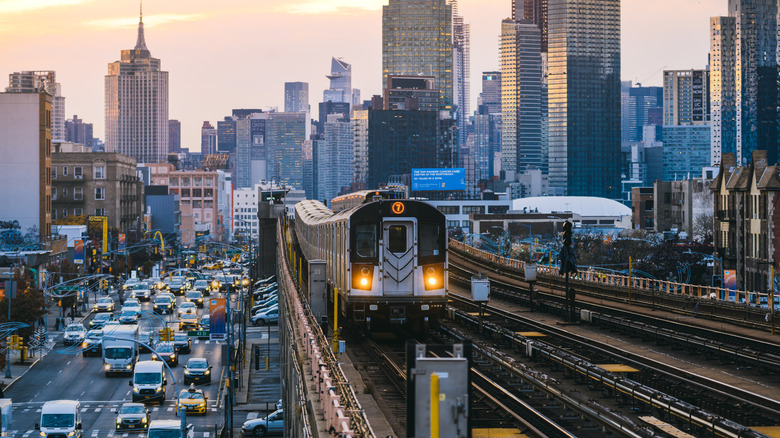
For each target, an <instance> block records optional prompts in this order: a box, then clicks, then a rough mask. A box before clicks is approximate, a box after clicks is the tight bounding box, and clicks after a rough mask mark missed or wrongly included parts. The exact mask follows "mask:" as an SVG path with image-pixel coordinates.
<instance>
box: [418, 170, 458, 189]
mask: <svg viewBox="0 0 780 438" xmlns="http://www.w3.org/2000/svg"><path fill="white" fill-rule="evenodd" d="M442 190H447V191H452V190H466V169H464V168H462V167H457V168H452V169H412V191H415V192H417V191H442Z"/></svg>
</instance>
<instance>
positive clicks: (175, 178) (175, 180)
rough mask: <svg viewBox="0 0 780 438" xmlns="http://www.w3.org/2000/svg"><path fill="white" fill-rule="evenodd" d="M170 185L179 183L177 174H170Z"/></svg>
mask: <svg viewBox="0 0 780 438" xmlns="http://www.w3.org/2000/svg"><path fill="white" fill-rule="evenodd" d="M171 185H172V186H178V185H179V177H178V176H172V177H171Z"/></svg>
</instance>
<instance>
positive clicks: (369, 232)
mask: <svg viewBox="0 0 780 438" xmlns="http://www.w3.org/2000/svg"><path fill="white" fill-rule="evenodd" d="M377 240H378V239H377V238H376V225H372V224H366V225H357V226H355V251H356V254H357V256H358V257H362V258H375V257H376V244H377Z"/></svg>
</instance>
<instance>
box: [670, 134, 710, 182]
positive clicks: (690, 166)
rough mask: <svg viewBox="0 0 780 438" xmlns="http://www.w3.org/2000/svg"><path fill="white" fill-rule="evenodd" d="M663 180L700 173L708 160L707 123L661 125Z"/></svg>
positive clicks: (689, 176)
mask: <svg viewBox="0 0 780 438" xmlns="http://www.w3.org/2000/svg"><path fill="white" fill-rule="evenodd" d="M663 139H664V146H663V180H664V181H678V180H681V179H691V177H696V176H698V175H701V169H702V167H705V166H708V165H709V162H710V126H709V125H676V126H675V125H669V126H664V127H663Z"/></svg>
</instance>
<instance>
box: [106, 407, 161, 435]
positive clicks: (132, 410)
mask: <svg viewBox="0 0 780 438" xmlns="http://www.w3.org/2000/svg"><path fill="white" fill-rule="evenodd" d="M114 413H115V414H116V430H143V429H148V428H149V423H151V421H152V413H151V411H150V410H149V409H148V408H147V407H146V406H145V405H144V404H143V403H122V406H121V407H120V408H119V410H118V411H114Z"/></svg>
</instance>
